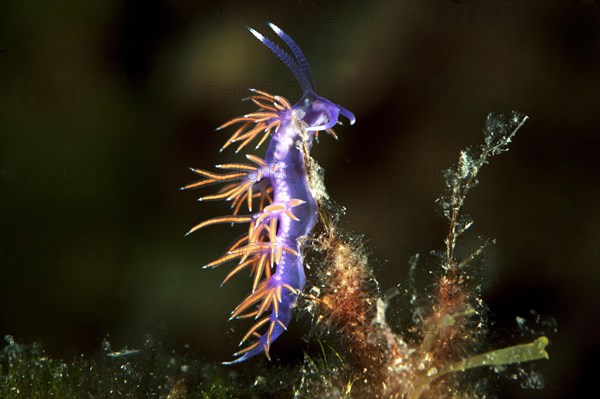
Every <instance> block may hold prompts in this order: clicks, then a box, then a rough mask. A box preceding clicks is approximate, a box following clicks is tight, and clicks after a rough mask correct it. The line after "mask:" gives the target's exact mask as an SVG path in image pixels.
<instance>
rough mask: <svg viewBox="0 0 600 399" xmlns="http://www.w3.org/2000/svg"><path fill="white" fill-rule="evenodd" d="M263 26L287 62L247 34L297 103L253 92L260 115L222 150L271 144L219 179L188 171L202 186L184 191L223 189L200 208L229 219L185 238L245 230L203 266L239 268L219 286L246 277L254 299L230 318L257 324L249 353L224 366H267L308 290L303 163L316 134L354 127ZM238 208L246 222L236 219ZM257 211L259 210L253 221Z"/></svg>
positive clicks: (299, 58) (310, 201)
mask: <svg viewBox="0 0 600 399" xmlns="http://www.w3.org/2000/svg"><path fill="white" fill-rule="evenodd" d="M269 26H270V27H271V29H273V31H274V32H275V33H276V34H277V36H279V37H280V38H281V39H282V40H283V42H285V44H286V45H287V46H288V47H289V49H290V50H291V53H292V54H293V56H290V55H289V54H288V53H287V52H286V51H284V50H283V49H281V48H280V47H279V46H278V45H277V44H275V43H273V42H272V41H270V40H269V39H267V38H266V37H264V36H263V35H261V34H260V33H258V32H257V31H255V30H254V29H252V28H248V29H249V30H250V32H251V33H252V34H253V35H254V36H255V37H256V38H257V39H258V40H260V41H261V43H262V44H264V45H265V46H266V47H267V48H269V49H270V50H271V51H272V52H273V53H274V54H275V55H276V56H277V57H279V59H280V60H281V61H283V63H284V64H285V65H286V66H287V67H288V68H289V69H290V71H291V72H292V73H293V74H294V76H295V77H296V79H297V81H298V83H299V84H300V87H301V88H302V92H303V95H302V97H301V98H300V99H299V100H298V102H296V103H295V104H294V105H292V104H291V103H290V102H288V100H286V99H285V98H283V97H280V96H277V95H272V94H268V93H265V92H263V91H259V90H255V89H251V90H250V92H251V95H250V97H249V100H251V101H252V102H253V103H254V104H256V105H257V106H258V107H259V109H258V110H257V111H256V112H253V113H250V114H247V115H244V116H241V117H238V118H234V119H232V120H230V121H228V122H226V123H225V124H223V125H221V126H220V127H218V128H217V130H220V129H224V128H227V127H230V126H234V125H235V126H236V129H235V131H234V133H233V135H232V136H231V137H230V138H229V140H227V142H226V143H225V145H224V146H223V148H222V149H221V150H223V149H225V148H227V147H229V146H230V145H232V144H234V143H235V145H238V144H239V145H238V147H237V150H236V153H238V152H239V151H241V150H242V149H243V148H244V147H246V145H248V144H249V143H250V142H252V141H253V140H254V139H256V138H259V137H260V140H259V141H258V145H257V146H256V149H258V148H259V147H260V146H261V145H262V144H263V143H264V142H265V141H266V140H267V139H269V138H270V141H269V145H268V148H267V151H266V154H265V157H264V159H261V158H260V157H258V156H256V155H252V154H247V155H246V158H247V159H248V161H250V162H251V163H228V164H223V165H217V166H216V168H218V169H220V170H222V171H223V172H224V173H222V174H219V173H213V172H209V171H205V170H201V169H194V168H191V170H192V172H194V173H196V174H198V175H200V176H201V177H202V179H201V180H199V181H197V182H195V183H193V184H190V185H187V186H185V187H182V189H192V188H200V187H205V186H209V185H212V184H215V183H222V184H224V186H223V187H222V188H221V189H220V190H219V191H218V192H217V193H216V194H213V195H207V196H204V197H202V198H200V199H199V201H209V200H226V201H230V202H231V208H232V209H233V214H232V215H229V216H222V217H216V218H212V219H209V220H206V221H204V222H202V223H200V224H198V225H196V226H195V227H193V228H192V229H191V230H190V231H189V232H188V233H187V234H190V233H192V232H194V231H197V230H199V229H201V228H204V227H207V226H210V225H214V224H218V223H232V224H234V223H248V224H249V229H248V233H247V234H246V235H244V236H243V237H242V238H240V239H239V240H237V241H236V242H234V243H233V244H232V245H231V247H230V248H229V250H227V251H226V253H225V254H224V255H223V256H222V257H220V258H219V259H216V260H215V261H213V262H211V263H209V264H208V265H206V266H205V267H208V268H212V267H216V266H219V265H222V264H224V263H227V262H230V261H237V265H236V266H235V268H234V269H233V270H232V271H231V272H230V273H229V274H228V275H227V277H225V280H224V281H223V283H225V282H227V281H228V280H229V279H230V278H231V277H232V276H233V275H234V274H236V273H238V272H239V271H241V270H244V269H247V270H249V271H250V275H251V276H252V292H251V293H250V295H248V296H247V297H246V299H244V301H242V303H241V304H240V305H239V306H238V307H237V308H235V309H234V310H233V312H232V314H231V318H230V320H231V319H235V318H238V319H241V318H253V319H255V320H256V323H255V324H254V325H253V327H252V328H250V330H249V331H248V332H247V333H246V334H245V335H244V337H243V338H242V341H241V342H240V346H242V345H243V344H244V343H246V342H249V343H248V344H247V346H246V347H244V348H243V349H241V350H240V351H238V352H237V353H236V354H234V356H235V357H237V358H236V359H235V360H233V361H231V362H227V363H226V364H233V363H238V362H242V361H244V360H247V359H249V358H251V357H253V356H255V355H257V354H259V353H261V352H264V353H265V355H266V356H267V358H269V360H270V355H269V348H270V346H271V343H272V342H273V341H275V340H276V339H277V338H278V337H279V336H280V335H281V333H282V332H283V331H285V330H286V329H287V326H288V324H289V323H290V320H291V318H292V308H293V307H294V306H295V304H296V301H297V299H298V295H299V294H300V293H301V292H302V290H303V288H304V285H305V282H306V278H305V274H304V265H303V256H302V253H303V248H302V245H301V242H302V238H303V237H306V236H308V235H309V234H310V232H311V230H312V229H313V227H314V226H315V224H316V222H317V218H318V205H317V201H316V199H315V196H314V194H313V192H312V191H311V187H310V184H309V178H308V176H307V167H306V158H307V157H308V154H309V151H310V148H311V146H312V143H313V140H314V139H315V138H316V139H318V134H319V132H320V131H326V132H328V133H329V134H331V135H333V136H334V137H336V138H337V136H336V135H335V133H334V131H333V130H332V128H333V127H334V126H335V125H336V124H338V123H340V124H341V122H339V121H338V118H339V117H340V114H341V115H342V116H344V117H345V118H347V119H348V120H349V121H350V124H351V125H352V124H354V122H355V118H354V115H353V114H352V113H351V112H350V111H348V110H346V109H345V108H342V107H341V106H339V105H338V104H335V103H333V102H331V101H329V100H327V99H325V98H323V97H320V96H318V95H317V94H316V92H315V88H314V83H313V78H312V74H311V71H310V67H309V65H308V62H307V61H306V58H305V57H304V54H303V53H302V51H301V50H300V47H298V45H297V44H296V43H295V42H294V41H293V40H292V39H291V38H290V37H289V36H288V35H287V34H286V33H285V32H283V31H282V30H281V29H279V28H278V27H277V26H276V25H274V24H272V23H269ZM244 203H245V204H246V206H247V207H248V212H249V213H250V214H248V215H241V214H240V208H241V207H242V205H243V204H244ZM255 205H258V210H257V212H255V213H252V212H253V209H254V208H255Z"/></svg>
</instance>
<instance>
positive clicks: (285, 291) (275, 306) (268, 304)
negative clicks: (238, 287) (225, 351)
mask: <svg viewBox="0 0 600 399" xmlns="http://www.w3.org/2000/svg"><path fill="white" fill-rule="evenodd" d="M278 280H279V279H278V276H277V275H273V276H272V277H271V278H269V279H268V280H266V281H265V282H264V283H263V284H261V286H259V287H258V288H257V290H256V291H254V292H253V293H252V294H250V295H249V296H248V297H247V298H246V299H245V300H244V301H243V302H242V303H241V304H240V305H239V306H238V307H237V308H236V309H235V310H234V311H233V314H232V316H231V318H247V317H254V318H255V319H257V320H258V321H257V322H256V323H255V324H254V325H253V326H252V327H251V328H250V329H249V330H248V332H247V333H246V335H244V337H243V338H242V340H241V342H240V346H242V345H244V344H246V343H247V342H248V341H250V340H251V339H252V338H254V342H252V343H249V344H248V345H247V346H246V347H245V348H243V349H241V350H240V351H238V352H237V353H235V354H234V356H239V357H238V358H237V359H235V360H232V361H230V362H224V364H235V363H240V362H243V361H244V360H247V359H249V358H251V357H253V356H256V355H257V354H259V353H261V352H264V353H265V355H266V356H267V358H268V359H269V360H271V357H270V355H269V349H270V347H271V343H272V342H273V341H275V340H276V339H277V337H279V336H280V335H281V333H283V332H284V331H285V330H287V326H288V324H289V323H290V320H291V318H292V307H293V306H294V304H295V303H296V299H297V297H298V293H299V289H297V288H294V287H292V286H291V285H290V284H287V283H281V282H280V281H278ZM254 306H255V307H257V310H254V311H251V312H249V313H246V314H243V313H244V312H245V311H247V310H248V309H249V308H252V307H254ZM268 309H270V310H271V313H270V314H269V315H267V316H265V317H262V318H261V316H262V315H263V314H264V313H265V312H266V311H267V310H268ZM259 331H263V332H262V333H260V332H259Z"/></svg>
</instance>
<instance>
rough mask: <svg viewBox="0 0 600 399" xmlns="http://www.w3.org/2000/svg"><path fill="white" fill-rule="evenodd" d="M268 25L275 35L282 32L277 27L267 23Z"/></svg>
mask: <svg viewBox="0 0 600 399" xmlns="http://www.w3.org/2000/svg"><path fill="white" fill-rule="evenodd" d="M268 24H269V26H270V27H271V29H273V30H274V31H275V33H277V34H279V33H281V32H282V30H281V29H279V27H278V26H277V25H275V24H274V23H273V22H268Z"/></svg>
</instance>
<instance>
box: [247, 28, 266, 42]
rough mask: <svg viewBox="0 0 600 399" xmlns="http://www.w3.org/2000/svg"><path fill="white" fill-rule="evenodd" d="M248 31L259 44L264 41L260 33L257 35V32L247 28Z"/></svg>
mask: <svg viewBox="0 0 600 399" xmlns="http://www.w3.org/2000/svg"><path fill="white" fill-rule="evenodd" d="M247 28H248V30H249V31H250V33H252V34H253V35H254V37H256V38H257V39H258V40H260V41H261V42H262V41H263V40H264V38H265V37H264V36H263V35H261V34H260V33H258V32H257V31H255V30H254V29H252V28H251V27H249V26H248V27H247Z"/></svg>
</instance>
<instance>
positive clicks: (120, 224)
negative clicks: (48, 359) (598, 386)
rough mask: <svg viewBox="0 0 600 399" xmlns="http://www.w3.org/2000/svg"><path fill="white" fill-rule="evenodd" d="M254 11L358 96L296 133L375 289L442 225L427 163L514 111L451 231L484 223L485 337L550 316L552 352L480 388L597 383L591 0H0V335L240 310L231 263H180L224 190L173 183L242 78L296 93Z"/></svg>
mask: <svg viewBox="0 0 600 399" xmlns="http://www.w3.org/2000/svg"><path fill="white" fill-rule="evenodd" d="M268 21H273V22H275V23H276V24H278V26H280V27H281V28H283V29H284V30H285V31H286V32H287V33H288V34H290V36H292V37H293V38H294V39H295V40H296V41H297V42H298V44H300V45H301V46H302V49H303V51H304V53H305V54H306V56H307V58H308V60H309V62H310V63H311V67H312V69H313V74H314V76H315V80H316V86H317V89H318V91H319V93H320V94H321V95H323V96H324V97H327V98H328V99H330V100H332V101H335V102H337V103H340V104H343V105H344V106H345V107H346V108H348V109H350V110H351V111H352V112H353V113H354V114H355V115H356V117H357V123H356V124H355V125H354V126H352V127H351V128H349V127H343V128H341V129H338V130H337V133H338V136H339V141H337V142H336V141H335V140H332V139H331V138H329V137H323V138H321V143H320V144H319V145H316V146H315V148H314V150H313V156H314V158H315V159H317V160H318V162H319V163H320V165H321V166H322V167H323V168H324V169H325V182H326V185H327V188H328V191H329V194H330V196H331V198H332V199H334V200H335V201H336V202H337V203H338V204H340V205H342V206H344V207H345V208H346V213H345V216H344V222H343V227H344V228H345V229H347V230H350V231H353V232H356V233H358V234H363V235H364V238H365V240H366V241H367V245H368V249H369V252H370V256H371V260H372V261H371V264H372V265H375V274H376V276H377V277H378V280H379V281H380V283H381V284H380V288H381V290H382V291H384V292H385V291H386V290H388V289H390V288H392V287H394V286H396V285H397V284H398V283H401V282H402V281H403V280H404V279H405V278H406V276H407V273H408V259H409V258H410V257H411V256H412V255H413V254H414V253H421V254H427V253H428V252H429V251H430V250H431V249H441V248H442V247H443V241H442V237H444V234H445V231H446V223H445V221H444V219H443V218H442V217H441V215H440V214H439V211H437V209H436V208H437V206H436V204H435V203H434V200H435V198H437V197H438V195H439V194H440V193H441V192H442V190H443V178H442V170H443V169H445V168H446V167H448V166H450V164H452V163H453V162H455V160H456V157H457V154H458V152H459V151H460V150H461V149H462V148H464V147H466V146H469V145H475V144H478V143H479V142H480V137H481V136H480V135H481V127H482V126H483V122H484V120H485V117H486V115H487V114H488V113H489V112H491V111H510V110H513V109H514V110H518V111H520V112H522V113H524V114H527V115H529V117H530V120H529V121H528V122H527V124H526V125H525V126H524V128H523V129H522V130H521V132H520V133H519V135H518V136H517V137H516V139H515V140H514V142H513V143H512V145H511V148H510V151H509V152H508V153H507V154H505V155H503V156H502V157H499V158H498V159H495V160H494V161H493V162H492V163H491V165H490V166H489V167H487V169H485V170H484V171H483V172H482V175H481V178H480V180H481V184H480V186H479V187H478V188H477V189H476V190H475V191H474V192H473V193H472V194H471V195H470V196H469V198H468V200H467V205H466V207H467V211H468V213H470V214H471V216H473V218H474V219H475V226H474V229H475V232H476V234H473V235H472V236H471V239H472V240H473V244H472V245H471V246H470V245H469V241H468V240H466V241H463V247H461V248H459V251H463V252H464V253H469V252H470V251H472V250H474V249H475V248H476V246H477V243H476V240H475V239H476V237H477V234H482V235H485V236H488V237H491V238H495V239H496V245H495V246H494V247H493V248H491V249H490V250H489V251H488V253H487V254H486V258H485V260H486V267H485V270H484V272H485V278H484V280H485V282H486V285H485V287H484V291H483V299H484V301H485V302H486V304H487V306H488V308H489V315H488V318H489V320H488V322H489V323H490V330H493V332H494V335H493V337H492V342H494V343H496V344H497V345H496V346H506V345H509V344H512V343H515V342H519V340H521V339H522V334H523V331H522V330H523V329H522V328H520V325H521V326H522V324H523V320H522V319H519V321H520V322H518V321H517V319H516V317H517V316H518V317H520V318H523V319H525V320H526V321H525V323H526V324H527V325H528V326H530V327H529V328H530V329H532V330H535V331H539V332H541V333H543V334H545V335H547V336H548V338H549V339H550V346H549V347H548V348H547V349H548V352H549V353H550V360H549V361H544V362H538V363H536V364H535V365H533V366H531V367H534V368H535V371H536V372H537V373H540V374H541V375H542V376H543V377H544V381H545V385H544V387H543V388H542V389H541V390H523V389H522V388H521V387H520V383H519V382H518V381H510V379H499V380H498V381H496V383H497V388H498V389H497V392H498V394H497V396H498V397H500V398H504V397H506V398H508V397H510V398H530V397H531V398H532V397H536V398H538V397H543V398H562V397H566V396H571V397H578V393H579V394H583V392H586V389H587V388H589V387H591V386H594V385H593V378H594V376H593V374H592V373H593V370H594V369H595V368H594V364H595V363H596V362H597V359H598V355H599V353H598V341H599V333H600V328H599V317H598V315H599V314H600V293H599V265H600V211H599V210H598V203H600V201H599V200H600V190H599V188H600V185H599V183H600V167H599V164H598V161H597V153H598V145H599V144H600V138H599V133H600V131H599V130H600V114H599V112H598V109H600V94H599V93H600V92H599V91H598V88H599V87H600V6H599V5H598V3H597V2H595V1H591V0H590V1H584V0H581V1H568V0H563V1H490V2H470V1H460V2H459V1H450V0H448V1H444V0H440V1H433V0H429V1H427V0H426V1H401V0H399V1H373V2H371V1H325V2H313V1H302V2H283V1H260V2H246V1H229V2H225V1H222V2H219V1H217V2H205V1H194V0H180V1H178V0H175V1H166V0H163V1H159V0H149V1H145V2H134V1H121V2H118V1H112V2H111V1H94V0H87V1H83V0H71V1H54V0H49V1H29V0H24V1H5V2H2V4H0V32H1V35H0V71H1V75H0V76H1V80H0V140H1V141H0V143H1V144H0V187H1V192H2V195H1V197H0V212H1V218H2V219H1V220H2V226H1V227H0V234H1V235H0V244H1V245H0V250H1V251H0V257H1V261H0V265H1V266H0V267H1V274H0V336H2V337H3V336H4V335H11V336H13V337H14V338H15V340H16V341H18V342H21V343H31V342H39V343H40V344H42V345H43V346H44V347H45V348H46V350H47V351H48V353H49V354H51V355H52V356H54V357H58V358H65V359H67V358H69V357H72V356H76V355H77V354H80V353H84V354H89V355H90V356H93V355H94V354H97V353H98V352H99V351H100V348H101V345H102V341H103V340H104V339H105V338H107V337H108V338H109V339H110V341H111V342H112V344H113V346H114V347H116V348H120V347H125V346H127V347H130V348H135V347H138V346H140V345H142V343H141V342H142V341H143V337H144V336H146V335H148V334H151V335H157V336H160V337H162V338H161V339H162V340H163V341H165V342H168V343H169V344H172V345H175V346H177V345H180V346H183V345H189V346H188V347H187V348H188V351H189V352H190V353H191V355H192V356H194V357H197V358H203V359H207V360H209V361H211V362H213V361H214V362H220V361H224V360H229V358H230V354H231V353H232V352H233V350H234V348H235V346H236V345H235V342H236V334H235V333H234V330H235V331H238V333H239V331H240V330H243V329H244V327H245V325H242V323H236V322H229V323H228V322H227V318H228V315H229V312H230V310H231V309H233V307H235V305H236V304H237V303H238V302H239V300H240V299H241V298H242V297H243V296H244V295H246V293H247V291H248V281H246V280H244V279H243V278H237V279H234V280H232V282H230V283H229V284H228V285H227V286H225V287H223V288H219V285H220V283H221V281H222V279H223V277H224V276H225V275H226V273H227V271H226V270H225V269H222V270H203V269H202V268H201V266H202V265H204V264H206V263H208V262H209V261H210V260H212V259H214V258H216V257H218V256H219V255H220V254H221V252H222V251H223V250H224V249H225V248H226V246H227V245H228V244H229V243H230V241H231V240H232V239H233V238H234V237H235V234H234V235H232V233H231V231H230V230H231V229H230V228H229V227H227V226H225V227H219V228H215V229H211V230H206V231H202V232H201V233H200V234H196V235H194V236H191V237H187V238H184V237H183V235H184V234H185V232H187V231H188V230H189V228H190V227H191V226H193V225H194V224H196V223H198V222H199V221H201V220H204V219H207V218H209V217H212V216H217V215H222V214H225V213H227V210H228V209H227V207H226V206H224V205H223V204H221V203H202V204H198V203H197V202H196V201H195V199H196V198H197V195H195V193H188V192H183V193H182V192H180V191H178V188H179V187H181V186H183V185H185V184H186V183H188V182H189V180H190V174H189V172H188V170H187V167H189V166H195V167H207V166H209V165H214V164H217V163H224V162H229V161H233V160H234V159H235V158H234V155H233V151H230V152H228V151H224V152H223V153H221V154H219V152H218V149H219V148H220V147H221V145H222V144H223V142H224V140H225V139H226V137H227V136H226V135H225V134H224V133H222V132H215V131H214V128H216V127H217V126H219V125H220V124H221V123H223V122H224V121H226V120H228V119H230V118H232V117H234V116H237V115H241V114H244V113H246V112H248V105H247V104H245V103H242V102H240V99H241V98H243V97H246V96H247V89H248V88H258V89H264V90H266V91H268V92H272V93H276V94H279V95H282V96H285V97H286V98H288V99H289V100H291V101H295V100H297V98H298V97H299V95H300V88H299V87H298V85H297V84H296V82H295V79H294V77H293V76H292V75H291V73H289V71H288V70H287V69H286V68H285V67H284V66H283V65H282V64H281V63H280V62H279V61H278V60H277V59H275V57H273V56H272V55H271V54H270V53H269V52H268V51H267V50H266V49H265V48H263V47H262V46H261V45H260V43H258V42H257V41H256V39H255V38H253V37H252V35H250V34H249V33H248V31H247V30H246V26H247V25H249V26H252V27H254V28H256V29H258V30H260V31H265V30H266V22H268ZM236 231H237V230H236ZM307 279H308V282H307V284H308V286H310V284H311V271H310V270H308V271H307ZM400 311H401V310H398V312H400ZM300 313H301V312H300ZM292 325H293V328H290V331H289V332H288V333H287V334H285V335H284V336H282V337H281V338H280V339H279V340H278V341H277V342H276V343H275V344H273V348H272V350H271V354H272V356H273V357H274V359H276V361H278V362H280V363H282V364H293V363H294V362H297V361H300V360H301V359H302V356H303V352H304V351H310V350H311V348H312V347H313V346H314V342H313V343H312V344H311V343H307V342H306V340H304V339H303V337H305V336H306V335H307V333H308V331H309V330H310V319H309V318H308V317H306V316H305V317H302V316H299V318H297V319H295V320H294V321H293V322H292ZM1 346H2V345H0V347H1ZM113 349H114V348H113ZM252 361H254V360H252ZM260 361H261V362H263V361H264V360H262V359H260ZM251 369H252V367H251V366H250V367H249V370H251Z"/></svg>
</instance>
